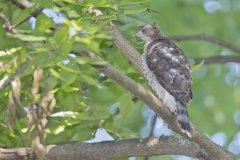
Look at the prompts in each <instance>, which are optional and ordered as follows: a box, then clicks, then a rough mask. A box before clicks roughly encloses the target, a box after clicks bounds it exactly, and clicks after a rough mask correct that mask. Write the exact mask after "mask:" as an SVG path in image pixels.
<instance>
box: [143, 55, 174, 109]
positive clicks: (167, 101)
mask: <svg viewBox="0 0 240 160" xmlns="http://www.w3.org/2000/svg"><path fill="white" fill-rule="evenodd" d="M142 67H143V70H144V74H145V76H146V78H147V80H148V83H149V85H150V86H151V87H152V89H153V90H154V91H155V92H156V94H157V96H158V98H159V99H161V100H163V103H164V105H166V106H168V107H169V109H170V110H171V111H172V112H175V111H176V100H175V98H174V97H173V96H172V95H171V94H170V93H169V92H168V91H167V90H166V89H165V88H163V86H162V85H161V84H160V83H159V82H158V81H157V79H156V76H155V75H154V74H153V72H152V71H151V70H150V69H149V68H148V66H147V63H146V55H145V54H143V55H142Z"/></svg>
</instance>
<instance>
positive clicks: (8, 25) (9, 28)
mask: <svg viewBox="0 0 240 160" xmlns="http://www.w3.org/2000/svg"><path fill="white" fill-rule="evenodd" d="M0 19H1V20H2V21H3V28H4V29H5V30H6V31H8V32H11V33H16V30H15V29H13V27H12V25H11V23H10V21H9V20H8V19H7V17H6V16H5V15H4V14H3V13H2V12H0Z"/></svg>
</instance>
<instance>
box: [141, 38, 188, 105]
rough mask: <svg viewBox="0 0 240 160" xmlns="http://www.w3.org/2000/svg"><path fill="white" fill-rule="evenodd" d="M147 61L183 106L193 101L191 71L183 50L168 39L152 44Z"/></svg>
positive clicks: (148, 47)
mask: <svg viewBox="0 0 240 160" xmlns="http://www.w3.org/2000/svg"><path fill="white" fill-rule="evenodd" d="M145 52H147V53H146V56H147V57H146V61H147V65H148V67H149V69H150V70H151V71H152V72H153V73H154V75H155V76H156V78H157V81H158V82H159V83H160V84H161V85H162V86H163V87H164V88H165V89H166V90H167V91H168V92H169V93H170V94H171V95H172V96H174V97H175V98H176V100H178V101H179V102H180V103H182V104H183V105H186V103H187V102H189V100H190V99H192V90H191V71H190V67H189V63H188V61H187V59H186V57H185V55H184V54H183V52H182V50H181V49H180V48H178V47H177V45H175V44H174V43H173V42H172V41H170V40H168V39H167V38H163V39H160V40H155V41H153V42H151V43H150V44H149V45H148V46H147V49H146V50H145Z"/></svg>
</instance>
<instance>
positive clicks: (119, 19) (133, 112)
mask: <svg viewBox="0 0 240 160" xmlns="http://www.w3.org/2000/svg"><path fill="white" fill-rule="evenodd" d="M29 2H31V3H34V2H32V1H29ZM36 2H39V3H37V4H38V5H34V6H33V7H36V8H37V7H39V6H40V7H44V10H43V13H44V14H43V15H44V16H43V15H41V16H39V17H31V18H30V20H28V21H26V22H24V23H23V24H21V25H19V27H18V28H19V29H21V30H24V31H28V32H31V34H32V35H33V36H39V35H41V36H45V37H46V38H47V39H48V41H47V44H45V45H42V44H41V45H40V47H39V44H38V47H37V48H38V50H37V49H35V50H34V49H32V48H30V47H28V48H27V47H25V48H24V51H26V50H27V51H29V50H31V51H32V52H33V54H34V63H36V64H37V65H38V66H41V67H42V68H43V69H44V71H45V73H46V74H45V80H46V81H47V82H48V83H49V84H50V88H51V90H52V91H53V92H54V94H55V98H56V102H57V104H56V105H57V106H56V107H55V110H54V113H53V114H52V115H51V117H50V118H49V123H48V130H47V132H48V136H47V139H46V143H47V144H53V143H60V142H62V141H85V142H89V143H91V142H98V141H102V140H114V139H115V140H117V139H127V138H145V137H148V136H161V135H174V134H175V133H173V132H172V131H171V130H169V129H168V127H167V124H165V123H164V122H163V120H162V119H161V118H160V117H156V115H155V113H154V112H153V111H151V110H150V109H149V107H148V106H146V105H145V104H143V103H142V102H141V100H140V99H138V98H136V97H134V96H133V95H132V94H131V93H129V92H128V91H126V90H125V89H123V88H122V87H121V86H119V85H118V84H116V83H115V82H113V81H112V80H111V79H109V78H108V77H106V76H105V75H104V74H102V73H99V72H97V71H96V70H95V69H94V68H92V67H91V65H90V64H91V62H89V60H88V59H86V58H76V56H75V55H74V54H73V53H71V54H69V52H70V50H84V49H91V50H93V51H94V52H96V53H97V54H98V55H99V56H101V57H103V58H104V59H105V60H106V61H107V62H108V63H110V64H112V65H114V66H115V67H116V68H117V69H119V70H120V71H121V72H123V73H125V74H126V75H127V76H129V77H131V78H132V79H134V80H135V81H137V82H138V83H140V84H142V85H143V86H144V87H146V88H148V89H149V87H148V85H147V84H146V82H145V81H144V79H143V78H142V77H141V76H140V75H139V73H138V72H137V71H136V69H135V68H134V67H133V65H132V64H131V63H130V62H129V60H128V59H127V58H126V57H124V56H123V54H122V53H121V52H120V51H119V50H118V49H117V48H116V47H114V45H113V44H112V42H111V37H110V34H111V33H109V32H108V31H103V28H104V27H103V26H105V25H106V24H107V23H109V22H110V21H113V22H114V24H115V25H116V26H117V28H118V29H119V30H120V31H121V32H122V33H123V34H124V35H125V36H126V37H127V38H128V39H129V40H130V42H131V43H132V44H133V45H134V46H135V47H136V48H137V49H138V51H139V52H140V53H142V51H143V45H144V43H143V42H138V41H136V39H135V33H136V31H137V30H138V27H139V26H141V25H143V24H145V23H155V24H156V26H158V27H159V28H160V30H161V33H162V34H163V35H165V36H167V37H171V36H183V35H196V34H206V35H209V36H213V37H215V38H217V39H221V40H225V41H227V42H229V43H232V44H234V45H236V46H240V16H239V15H240V1H239V0H140V1H136V2H135V1H134V0H122V1H117V0H98V1H96V0H86V1H80V2H79V3H81V5H76V6H75V5H74V3H72V4H71V3H69V4H67V5H65V6H64V5H63V4H64V3H68V1H66V2H65V1H64V2H63V1H56V3H51V2H47V1H45V2H42V3H40V1H36ZM69 2H70V1H69ZM1 3H2V4H1V7H0V8H1V9H2V11H3V12H5V14H6V15H7V16H9V17H10V16H11V17H12V22H15V23H17V22H19V19H24V18H25V17H26V16H28V15H29V13H30V11H32V10H30V11H28V10H27V11H26V10H25V11H24V12H23V11H21V10H20V9H17V8H16V7H14V6H7V5H6V4H4V3H3V2H1ZM35 4H36V3H35ZM56 4H58V5H56ZM89 7H92V8H93V9H96V10H95V11H94V14H86V13H85V12H86V10H87V9H89ZM96 11H99V13H97V12H96ZM95 14H96V15H97V14H100V15H99V16H98V17H97V16H96V15H95ZM93 21H95V22H96V21H98V23H92V22H93ZM60 23H64V25H66V26H67V27H68V28H64V29H62V30H60V31H59V32H58V31H57V32H56V34H57V36H55V37H54V36H53V35H52V34H49V31H48V32H47V31H46V30H47V29H49V27H52V26H55V25H58V24H60ZM67 32H69V34H70V36H71V37H72V38H71V39H67V38H66V36H65V35H64V34H66V33H67ZM26 33H27V32H26ZM1 34H2V35H4V34H5V33H3V30H2V32H1ZM21 38H23V37H20V38H19V39H20V41H21V40H22V39H21ZM32 38H33V37H32ZM72 39H74V40H72ZM0 40H1V41H3V36H2V38H0ZM14 42H15V41H14ZM68 42H71V43H68ZM56 44H57V45H59V46H61V47H60V52H61V54H59V53H56V55H57V56H56V55H55V50H54V49H55V48H54V46H55V45H56ZM21 45H23V44H22V43H20V42H18V41H17V42H16V43H12V41H11V40H9V41H8V40H5V42H4V43H3V44H2V46H1V45H0V49H1V50H2V51H4V50H5V49H6V48H7V47H8V48H9V47H15V48H16V47H18V46H21ZM178 45H179V46H180V47H181V48H182V50H183V51H184V52H185V54H186V55H187V57H188V59H189V61H190V62H191V64H193V66H192V68H193V71H192V76H193V100H192V101H191V102H190V104H189V106H188V111H189V116H190V119H191V121H192V123H193V124H194V126H195V127H196V128H197V129H199V130H200V131H202V132H203V133H205V134H206V135H207V136H209V137H210V138H211V139H212V140H213V141H214V142H216V143H217V144H219V145H221V146H223V147H225V148H227V149H228V150H229V151H231V152H233V153H236V154H239V153H240V130H239V129H240V65H239V64H238V63H233V62H228V63H225V64H221V63H215V64H207V65H205V64H203V63H201V64H200V65H197V66H196V65H194V58H202V57H212V56H217V55H224V56H225V55H226V56H228V55H233V56H239V57H240V55H239V54H240V52H234V51H231V50H229V49H228V48H225V47H222V46H219V45H216V44H213V43H209V42H207V41H201V40H190V41H181V42H178ZM64 47H65V48H64ZM26 48H27V49H26ZM49 48H51V50H49ZM239 48H240V47H239ZM19 52H21V51H19ZM56 52H59V49H58V50H57V51H56ZM64 53H65V54H64ZM23 57H24V56H23ZM56 57H57V58H56ZM11 58H13V56H12V57H10V58H8V57H3V58H2V59H1V57H0V62H2V64H7V62H8V60H9V59H11ZM24 60H26V58H25V59H24V58H22V59H20V60H19V61H18V62H19V63H20V62H22V61H24ZM16 67H17V66H15V68H16ZM13 70H14V67H13V68H11V67H10V68H9V70H8V71H5V70H1V72H0V78H1V79H3V77H4V76H5V75H6V74H7V73H12V72H13ZM73 70H78V71H76V72H75V71H73ZM31 71H32V68H31V67H29V68H28V69H27V70H26V71H25V72H24V74H23V75H22V76H21V80H22V88H24V90H23V91H22V101H23V102H22V106H23V108H24V109H25V111H26V112H27V108H28V107H29V104H30V101H31V98H30V97H31V96H30V95H29V94H28V92H29V91H30V90H31V86H29V84H31V83H32V82H31V81H32V79H31V78H29V77H31V75H30V73H31ZM10 89H11V88H10V87H9V88H8V89H7V90H5V91H4V92H1V101H2V102H1V104H0V108H1V110H2V111H3V112H1V113H0V116H1V118H0V120H1V126H0V127H1V130H2V133H1V134H2V136H1V137H0V145H2V146H6V145H7V146H9V147H11V146H15V147H16V146H22V139H23V136H24V133H26V128H27V119H26V117H21V118H19V119H18V120H17V122H16V124H15V125H14V126H13V128H14V130H13V131H12V130H11V131H10V130H9V129H8V127H6V124H5V120H6V117H7V113H6V112H4V111H5V110H6V106H7V103H8V98H7V97H8V92H9V91H10ZM122 159H124V158H122ZM125 159H126V158H125ZM129 159H132V160H133V159H136V160H140V159H143V158H134V157H133V158H129ZM145 159H149V160H170V159H175V160H190V159H192V158H188V157H185V156H155V157H149V158H145Z"/></svg>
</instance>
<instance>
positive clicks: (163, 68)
mask: <svg viewBox="0 0 240 160" xmlns="http://www.w3.org/2000/svg"><path fill="white" fill-rule="evenodd" d="M136 36H137V37H138V38H140V39H142V40H144V41H145V42H146V44H145V47H144V53H143V54H142V67H143V70H144V74H145V76H146V79H147V81H148V83H149V85H150V86H151V87H152V89H153V90H154V91H155V92H156V94H157V96H158V97H159V98H162V99H163V102H164V104H165V105H167V106H169V107H170V110H171V111H172V112H176V115H177V120H178V124H179V126H180V127H181V130H182V132H185V133H186V134H187V135H188V136H189V137H191V126H190V123H189V119H188V113H187V109H186V105H187V103H188V102H189V101H190V100H191V99H192V89H191V86H192V84H191V79H192V78H191V70H190V66H189V63H188V60H187V58H186V56H185V55H184V53H183V51H182V50H181V49H180V48H179V47H178V46H177V45H176V44H175V43H174V42H173V41H171V40H170V39H168V38H166V37H164V36H163V35H162V34H161V33H160V31H159V30H158V28H157V27H156V26H155V25H153V24H146V25H144V26H141V27H140V28H139V30H138V32H137V34H136Z"/></svg>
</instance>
